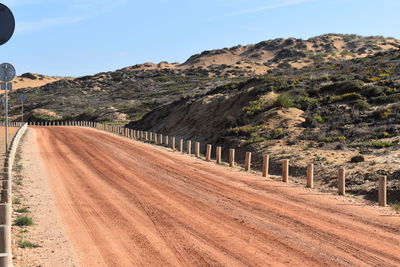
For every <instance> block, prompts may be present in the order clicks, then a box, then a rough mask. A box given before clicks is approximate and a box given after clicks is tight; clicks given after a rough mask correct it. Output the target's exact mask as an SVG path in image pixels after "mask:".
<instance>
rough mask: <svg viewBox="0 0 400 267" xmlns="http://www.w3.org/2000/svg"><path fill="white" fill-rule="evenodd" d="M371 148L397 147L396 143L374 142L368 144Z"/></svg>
mask: <svg viewBox="0 0 400 267" xmlns="http://www.w3.org/2000/svg"><path fill="white" fill-rule="evenodd" d="M368 145H369V146H370V147H373V148H387V147H392V146H395V145H397V144H396V143H392V142H386V141H383V142H382V141H372V142H370V143H369V144H368Z"/></svg>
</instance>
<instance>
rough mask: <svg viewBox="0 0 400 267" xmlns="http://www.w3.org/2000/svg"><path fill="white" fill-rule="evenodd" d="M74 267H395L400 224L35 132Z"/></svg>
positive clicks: (77, 132)
mask: <svg viewBox="0 0 400 267" xmlns="http://www.w3.org/2000/svg"><path fill="white" fill-rule="evenodd" d="M33 129H35V130H36V132H37V134H36V136H37V138H36V142H37V145H38V150H39V152H40V154H41V157H42V159H43V162H44V163H45V164H46V166H47V168H48V172H49V173H48V174H49V177H50V184H51V188H52V191H53V195H54V197H55V202H56V207H57V209H58V210H59V211H60V213H61V214H62V220H63V222H64V227H65V229H66V233H67V236H68V237H69V238H70V239H71V240H72V243H73V247H74V248H75V250H76V252H77V254H78V257H79V262H80V264H81V265H82V266H137V265H139V266H181V265H183V266H209V265H211V266H243V265H250V266H268V265H274V266H279V265H281V266H283V265H286V266H288V265H290V266H299V265H302V266H323V265H324V266H325V265H330V266H338V265H353V266H366V265H375V266H378V265H380V266H396V265H397V266H399V265H400V253H399V247H400V216H396V215H393V214H392V215H390V213H389V212H387V211H386V210H385V209H379V208H376V207H375V208H373V207H368V206H365V205H363V204H361V203H358V202H355V203H353V202H351V201H349V200H347V201H346V199H345V198H340V197H335V196H327V195H323V194H320V193H318V192H317V191H312V190H307V189H302V188H299V187H295V186H292V185H290V184H289V185H284V184H282V183H279V182H275V181H270V180H263V179H262V178H261V177H256V176H253V175H251V174H246V173H244V172H240V171H237V170H234V171H232V170H231V169H228V168H225V167H222V166H218V165H215V164H211V163H207V162H203V161H201V160H197V159H193V158H189V157H187V156H182V155H181V154H179V153H178V152H171V151H169V150H167V149H164V148H160V147H153V146H150V145H146V144H142V143H139V142H135V141H130V140H128V139H124V138H120V137H116V136H113V135H111V134H108V133H103V132H99V131H96V130H93V129H79V128H73V127H70V128H66V127H47V128H43V127H42V128H39V127H33Z"/></svg>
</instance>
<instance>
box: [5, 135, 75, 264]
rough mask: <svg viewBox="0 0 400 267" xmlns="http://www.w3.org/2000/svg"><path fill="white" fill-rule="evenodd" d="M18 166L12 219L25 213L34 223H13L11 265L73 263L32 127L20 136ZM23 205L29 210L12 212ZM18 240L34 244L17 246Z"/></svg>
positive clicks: (69, 245) (14, 185)
mask: <svg viewBox="0 0 400 267" xmlns="http://www.w3.org/2000/svg"><path fill="white" fill-rule="evenodd" d="M19 166H20V167H18V168H19V172H17V173H16V176H17V177H16V179H15V180H14V183H13V190H14V196H13V200H14V201H13V202H14V204H13V220H15V219H16V218H17V217H18V216H28V217H30V218H32V220H33V223H34V225H32V226H23V227H18V226H13V229H12V231H13V239H12V247H13V263H14V266H43V267H44V266H49V267H50V266H76V264H75V262H76V261H75V260H74V259H75V256H74V252H73V250H72V247H71V244H70V242H69V240H68V239H67V238H66V236H65V234H64V230H63V228H62V226H61V223H60V216H59V214H58V213H57V210H56V208H55V204H54V199H53V196H52V193H51V190H50V187H49V177H48V176H47V174H46V171H45V167H44V165H43V163H42V160H41V157H40V154H39V152H38V149H37V143H36V132H35V130H34V129H32V128H30V129H28V131H27V133H26V135H25V136H24V138H23V140H22V143H21V146H20V160H19ZM18 203H20V204H18ZM24 208H27V210H28V211H29V212H28V213H18V212H16V210H18V209H24ZM20 241H27V242H30V243H31V244H33V245H34V246H37V247H33V248H21V247H20V246H21V244H20Z"/></svg>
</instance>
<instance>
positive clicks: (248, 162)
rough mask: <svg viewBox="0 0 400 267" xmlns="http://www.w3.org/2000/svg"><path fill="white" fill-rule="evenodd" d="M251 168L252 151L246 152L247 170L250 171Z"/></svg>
mask: <svg viewBox="0 0 400 267" xmlns="http://www.w3.org/2000/svg"><path fill="white" fill-rule="evenodd" d="M250 169H251V152H246V161H245V170H246V171H248V172H249V171H250Z"/></svg>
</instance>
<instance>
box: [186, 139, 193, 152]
mask: <svg viewBox="0 0 400 267" xmlns="http://www.w3.org/2000/svg"><path fill="white" fill-rule="evenodd" d="M186 152H187V153H188V154H189V156H191V155H192V141H191V140H188V141H187V142H186Z"/></svg>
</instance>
